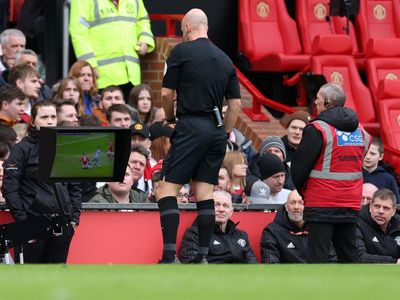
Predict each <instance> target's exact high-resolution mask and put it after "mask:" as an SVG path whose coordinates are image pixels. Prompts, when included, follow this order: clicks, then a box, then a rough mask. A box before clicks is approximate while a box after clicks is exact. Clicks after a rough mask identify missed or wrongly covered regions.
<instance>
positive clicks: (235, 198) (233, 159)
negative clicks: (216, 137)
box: [222, 151, 248, 203]
mask: <svg viewBox="0 0 400 300" xmlns="http://www.w3.org/2000/svg"><path fill="white" fill-rule="evenodd" d="M222 166H224V167H225V168H226V170H227V171H228V174H229V178H230V183H231V184H230V191H229V192H230V193H231V195H232V202H233V203H242V202H244V203H247V200H248V199H247V196H246V195H245V194H244V189H245V186H246V181H245V179H246V174H247V159H246V157H245V155H244V154H243V153H242V152H240V151H230V152H226V154H225V158H224V161H223V163H222Z"/></svg>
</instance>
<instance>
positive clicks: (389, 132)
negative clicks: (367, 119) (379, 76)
mask: <svg viewBox="0 0 400 300" xmlns="http://www.w3.org/2000/svg"><path fill="white" fill-rule="evenodd" d="M377 98H378V114H379V116H380V124H381V138H382V141H383V143H384V144H385V146H390V147H392V148H395V149H400V79H394V80H381V81H380V82H379V84H378V89H377ZM384 158H385V160H386V161H388V162H389V163H390V164H391V165H392V166H393V167H394V168H395V170H396V172H397V174H400V158H399V157H396V156H394V155H391V154H389V153H387V152H386V153H385V157H384Z"/></svg>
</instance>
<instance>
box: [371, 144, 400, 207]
mask: <svg viewBox="0 0 400 300" xmlns="http://www.w3.org/2000/svg"><path fill="white" fill-rule="evenodd" d="M383 151H384V148H383V143H382V141H381V139H380V138H378V137H373V138H372V141H371V145H370V146H369V149H368V152H367V154H366V155H365V157H364V162H363V178H364V183H372V184H373V185H375V186H376V187H377V188H378V189H381V188H387V189H390V190H391V191H392V192H393V193H394V194H395V196H396V202H397V203H400V195H399V187H398V186H397V183H396V179H395V178H394V177H393V176H392V175H391V174H390V173H389V172H388V171H386V170H385V169H384V168H383V167H381V166H380V165H379V162H381V161H382V159H383V155H384V153H383Z"/></svg>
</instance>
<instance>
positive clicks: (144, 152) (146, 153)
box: [131, 143, 150, 160]
mask: <svg viewBox="0 0 400 300" xmlns="http://www.w3.org/2000/svg"><path fill="white" fill-rule="evenodd" d="M131 152H137V153H139V154H142V155H143V156H144V157H146V160H148V159H149V156H150V152H149V150H147V149H146V147H145V146H143V145H142V144H138V143H136V144H133V145H132V146H131Z"/></svg>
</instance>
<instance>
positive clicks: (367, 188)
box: [361, 183, 378, 205]
mask: <svg viewBox="0 0 400 300" xmlns="http://www.w3.org/2000/svg"><path fill="white" fill-rule="evenodd" d="M377 190H378V188H377V187H376V186H375V185H373V184H372V183H364V184H363V188H362V197H361V205H367V204H370V203H371V201H372V197H373V195H374V193H375V192H376V191H377Z"/></svg>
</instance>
